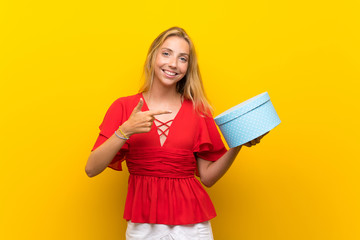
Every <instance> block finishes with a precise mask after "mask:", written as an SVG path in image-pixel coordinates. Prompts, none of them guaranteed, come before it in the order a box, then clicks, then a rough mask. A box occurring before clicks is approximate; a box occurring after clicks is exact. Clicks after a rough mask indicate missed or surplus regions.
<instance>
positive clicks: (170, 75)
mask: <svg viewBox="0 0 360 240" xmlns="http://www.w3.org/2000/svg"><path fill="white" fill-rule="evenodd" d="M161 70H162V71H163V72H164V73H165V75H166V76H169V77H174V76H176V75H177V74H178V73H176V72H172V71H168V70H165V69H161Z"/></svg>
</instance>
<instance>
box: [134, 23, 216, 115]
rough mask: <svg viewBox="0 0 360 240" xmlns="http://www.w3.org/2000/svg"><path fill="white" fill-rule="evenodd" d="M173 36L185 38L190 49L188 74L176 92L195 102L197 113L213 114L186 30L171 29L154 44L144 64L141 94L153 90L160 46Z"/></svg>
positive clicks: (179, 83)
mask: <svg viewBox="0 0 360 240" xmlns="http://www.w3.org/2000/svg"><path fill="white" fill-rule="evenodd" d="M171 36H177V37H181V38H183V39H184V40H185V41H187V42H188V44H189V48H190V56H189V64H188V68H187V72H186V74H185V76H184V77H183V78H182V79H181V80H180V81H179V82H178V83H177V85H176V91H177V92H178V93H180V94H181V95H182V97H183V98H184V99H188V100H191V101H192V102H193V105H194V108H195V110H196V112H198V113H200V114H205V115H208V114H209V113H211V112H212V107H211V105H210V104H209V101H208V100H207V97H206V95H205V91H204V86H203V83H202V79H201V74H200V69H199V65H198V60H197V56H196V52H195V48H194V44H193V42H192V41H191V39H190V37H189V36H188V35H187V33H186V32H185V30H184V29H182V28H179V27H172V28H169V29H167V30H165V31H164V32H162V33H160V35H159V36H158V37H157V38H156V39H155V40H154V41H153V42H152V44H151V46H150V48H149V51H148V54H147V57H146V61H145V64H144V84H143V86H142V87H141V88H140V90H139V92H147V91H149V90H150V89H151V86H152V83H153V80H154V65H155V60H156V55H157V53H158V50H159V48H160V46H161V45H162V44H163V43H164V42H165V40H166V39H167V38H168V37H171Z"/></svg>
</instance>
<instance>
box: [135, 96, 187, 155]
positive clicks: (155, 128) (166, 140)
mask: <svg viewBox="0 0 360 240" xmlns="http://www.w3.org/2000/svg"><path fill="white" fill-rule="evenodd" d="M140 97H141V98H142V99H143V101H144V106H145V107H146V110H147V111H150V109H149V105H148V104H147V102H146V100H145V97H144V95H143V93H140ZM185 101H186V100H185V99H184V100H183V101H182V103H181V106H180V108H179V111H178V112H177V113H176V115H175V117H174V118H173V119H172V123H171V125H170V127H169V128H168V130H167V131H168V133H167V137H166V139H165V141H164V143H163V145H161V141H160V135H159V133H158V129H157V126H156V125H155V123H154V124H153V126H152V127H151V131H153V132H155V134H156V137H157V142H158V144H159V146H160V148H163V147H164V146H165V144H166V143H167V142H168V139H169V137H170V135H172V134H171V132H172V131H171V128H173V126H174V124H175V122H176V119H177V118H178V116H179V113H180V112H181V111H182V109H183V107H184V104H185ZM154 125H155V126H154Z"/></svg>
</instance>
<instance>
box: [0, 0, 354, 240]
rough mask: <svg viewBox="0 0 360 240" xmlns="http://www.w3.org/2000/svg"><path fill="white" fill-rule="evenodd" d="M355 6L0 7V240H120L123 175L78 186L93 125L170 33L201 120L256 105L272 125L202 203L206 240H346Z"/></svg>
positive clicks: (131, 86) (127, 90)
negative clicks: (193, 55)
mask: <svg viewBox="0 0 360 240" xmlns="http://www.w3.org/2000/svg"><path fill="white" fill-rule="evenodd" d="M359 10H360V7H359V3H358V1H355V0H353V1H351V0H345V1H325V0H322V1H310V0H305V1H285V0H275V1H265V0H258V1H235V0H234V1H227V0H224V1H194V0H183V1H176V2H172V1H136V2H132V1H114V0H113V1H75V2H74V1H69V0H65V1H56V2H54V1H40V0H35V1H24V0H20V1H1V3H0V81H1V87H0V91H1V92H0V97H1V99H0V104H1V120H0V121H1V157H0V169H1V174H0V184H1V185H0V186H1V189H0V194H1V196H0V201H1V202H0V221H1V222H0V238H1V239H67V240H70V239H114V240H115V239H124V230H125V221H124V220H123V219H122V213H123V206H124V201H125V194H126V184H127V173H125V172H116V171H113V170H110V169H108V170H106V171H105V172H103V173H102V174H100V175H99V176H97V177H95V178H92V179H90V178H88V177H87V176H86V175H85V172H84V166H85V163H86V161H87V158H88V156H89V153H90V150H91V148H92V146H93V144H94V141H95V139H96V137H97V134H98V126H99V124H100V123H101V121H102V119H103V117H104V114H105V111H106V110H107V108H108V107H109V106H110V104H111V103H112V102H113V101H114V100H115V99H117V98H118V97H120V96H125V95H129V94H134V93H136V91H137V89H138V87H139V85H140V77H141V68H142V65H143V62H144V60H145V55H146V51H147V49H148V47H149V45H150V43H151V41H152V40H153V39H154V38H155V37H156V36H157V35H158V34H159V33H160V32H161V31H163V30H165V29H166V28H168V27H171V26H174V25H177V26H181V27H183V28H185V29H186V30H187V31H188V33H189V34H190V36H191V37H192V38H193V40H194V42H195V45H196V47H197V51H198V55H199V61H200V67H201V70H202V74H203V78H204V81H205V85H206V90H207V93H208V96H209V97H210V99H211V102H212V104H213V106H214V107H215V115H217V114H219V113H221V112H222V111H224V110H226V109H227V108H229V107H231V106H233V105H236V104H238V103H240V102H242V101H244V100H246V99H248V98H250V97H253V96H255V95H257V94H259V93H262V92H265V91H267V92H268V93H269V95H270V97H271V100H272V103H273V104H274V106H275V109H276V110H277V112H278V114H279V116H280V119H281V120H282V123H281V124H280V125H279V126H278V127H276V128H275V129H274V130H273V131H271V132H270V134H269V135H267V136H266V137H265V138H264V139H263V140H262V142H261V144H260V145H258V146H255V147H252V148H244V149H243V150H242V151H241V152H240V155H239V156H238V158H237V160H236V162H235V163H234V165H233V166H232V168H231V170H230V171H229V172H228V173H227V175H226V176H225V177H224V178H223V179H221V180H220V181H219V182H218V183H217V184H216V185H215V186H214V187H212V188H211V189H209V191H208V192H209V194H210V196H211V198H212V199H213V202H214V204H215V206H216V209H217V212H218V216H217V217H216V218H215V219H214V220H213V221H212V225H213V230H214V235H215V238H216V239H242V240H260V239H261V240H288V239H316V240H317V239H327V240H328V239H336V240H338V239H346V240H348V239H350V240H352V239H360V231H359V225H360V221H359V216H360V209H359V208H360V207H359V200H360V197H359V196H360V192H359V191H360V188H359V180H360V179H359V157H358V153H359V147H360V146H359V133H360V132H359V125H358V123H359V120H360V119H359V117H358V113H359V103H360V101H359V80H360V68H359V66H360V57H359V56H360V47H359V43H360V39H359V36H360V34H359V27H360V25H359V24H360V19H359Z"/></svg>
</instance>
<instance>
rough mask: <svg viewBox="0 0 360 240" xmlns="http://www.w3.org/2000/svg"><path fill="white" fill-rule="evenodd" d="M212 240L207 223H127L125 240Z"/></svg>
mask: <svg viewBox="0 0 360 240" xmlns="http://www.w3.org/2000/svg"><path fill="white" fill-rule="evenodd" d="M144 239H145V240H214V237H213V233H212V229H211V224H210V222H209V221H206V222H202V223H196V224H189V225H165V224H149V223H133V222H131V221H128V224H127V229H126V240H144Z"/></svg>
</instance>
